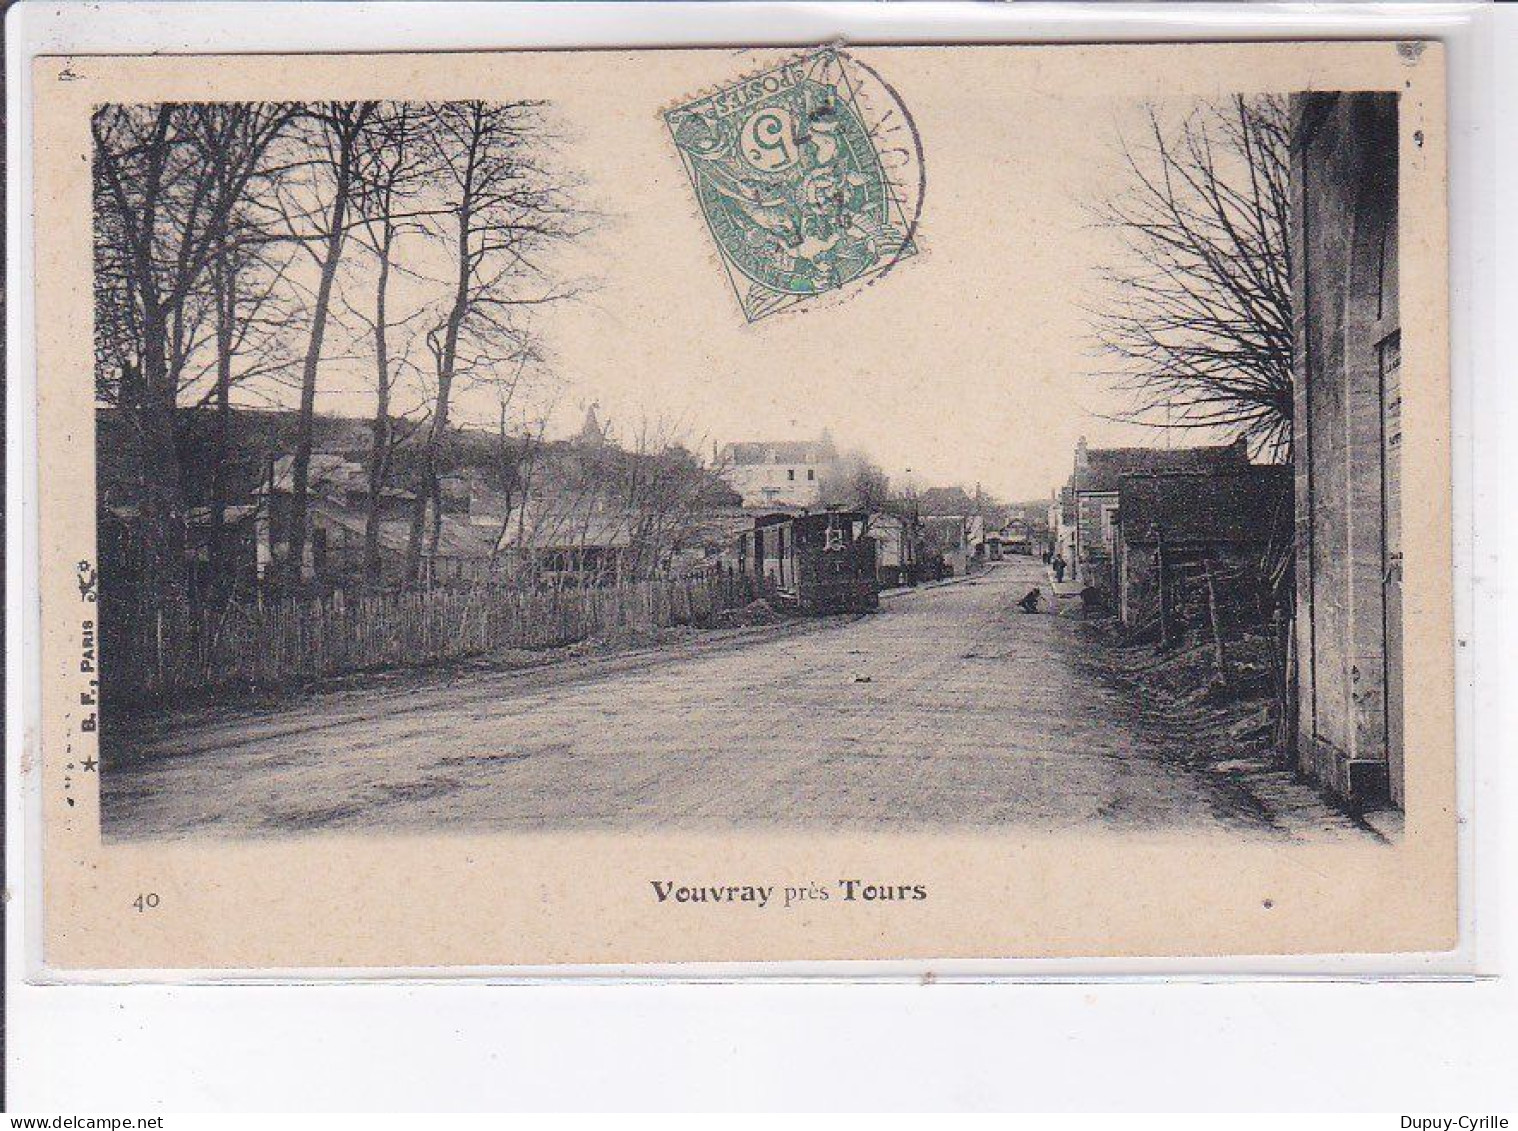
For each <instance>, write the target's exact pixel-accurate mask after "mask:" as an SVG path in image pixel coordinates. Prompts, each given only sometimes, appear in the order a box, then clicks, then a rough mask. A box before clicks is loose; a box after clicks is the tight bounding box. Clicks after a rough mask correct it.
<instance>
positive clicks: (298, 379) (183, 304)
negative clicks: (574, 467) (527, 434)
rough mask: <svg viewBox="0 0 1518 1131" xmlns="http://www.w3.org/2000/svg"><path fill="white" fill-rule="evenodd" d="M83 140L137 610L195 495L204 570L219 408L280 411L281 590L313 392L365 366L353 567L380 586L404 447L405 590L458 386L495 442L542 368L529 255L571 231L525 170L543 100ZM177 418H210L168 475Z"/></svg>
mask: <svg viewBox="0 0 1518 1131" xmlns="http://www.w3.org/2000/svg"><path fill="white" fill-rule="evenodd" d="M93 132H94V161H93V173H94V186H95V194H94V196H95V295H94V300H95V347H96V390H97V399H98V400H99V402H100V403H101V404H102V405H106V406H110V407H113V408H115V409H116V410H118V411H119V413H120V414H121V415H122V416H123V417H124V418H125V419H126V420H128V421H129V422H130V424H131V426H132V428H133V430H134V433H135V440H136V444H135V447H136V449H137V450H138V452H139V453H140V455H139V457H138V459H137V468H136V480H137V482H136V489H137V498H136V500H135V502H136V503H137V509H138V513H139V516H140V517H139V525H140V530H141V542H142V547H141V552H142V560H143V564H142V583H143V584H144V585H145V586H147V587H149V588H151V589H152V590H153V592H152V593H151V594H149V595H150V596H151V597H153V598H155V599H161V598H163V597H166V596H170V595H172V594H173V593H175V592H176V591H178V590H180V589H182V583H183V580H184V573H185V555H184V538H185V533H184V532H185V530H186V524H187V522H188V518H189V515H188V512H189V510H190V508H191V506H192V500H195V499H200V498H205V499H207V501H208V505H209V507H210V512H211V519H210V526H211V535H210V540H211V559H212V563H213V566H214V567H221V566H223V565H225V555H226V553H227V547H226V545H225V529H226V525H227V510H228V502H229V490H230V488H229V484H228V482H227V471H228V467H229V466H230V461H231V452H230V451H229V447H230V445H231V437H230V436H229V426H230V421H231V417H232V413H233V408H234V404H259V403H265V404H269V405H272V406H275V407H279V408H286V409H288V408H292V407H293V408H294V411H295V439H294V443H293V445H292V447H291V455H292V459H291V461H290V477H289V478H290V482H289V492H290V514H289V516H288V522H287V524H286V525H287V529H288V540H289V544H288V552H287V553H286V554H285V556H284V559H283V561H284V567H283V568H284V574H285V576H284V577H283V579H282V580H283V582H284V583H285V584H286V585H287V586H289V587H291V588H295V587H298V586H299V584H300V581H301V570H302V563H303V561H304V558H305V555H306V537H307V529H308V523H307V514H308V508H309V506H310V499H311V459H312V453H313V444H314V441H315V430H314V423H315V420H316V411H317V403H318V398H319V397H320V396H321V395H322V394H323V393H324V392H331V391H337V392H343V393H352V392H354V390H353V388H352V387H351V382H352V381H353V380H354V379H355V374H359V373H363V372H364V371H366V370H367V372H368V373H369V377H368V379H367V381H365V382H364V385H363V390H362V391H364V392H366V393H367V394H368V395H369V396H370V397H372V403H373V417H372V428H371V433H372V437H371V444H370V450H369V452H368V468H367V472H368V493H369V513H368V522H367V529H366V554H365V557H366V562H367V566H368V569H369V570H370V571H372V572H373V573H374V574H376V575H377V574H378V571H379V568H380V567H379V555H380V546H379V534H378V531H379V522H380V517H379V516H380V509H381V499H382V496H383V494H384V492H385V491H386V489H387V487H389V486H391V485H393V484H392V480H393V477H394V476H395V474H396V471H397V460H396V449H397V446H398V445H399V444H400V443H402V442H404V441H408V440H409V441H410V442H411V443H413V444H414V446H415V447H416V451H415V453H414V458H412V459H409V460H407V461H406V464H407V470H408V472H409V476H410V481H409V482H407V483H406V484H405V486H406V487H407V488H408V489H409V490H410V491H411V492H412V494H413V496H414V503H413V509H412V514H411V523H410V530H411V533H410V540H409V547H408V563H407V568H408V571H409V572H410V573H411V575H412V576H414V577H419V576H421V574H422V572H423V570H424V562H425V560H426V559H427V558H428V556H429V555H430V554H435V553H436V551H437V546H438V539H439V536H440V529H441V521H442V498H441V487H440V478H441V475H442V470H443V461H444V451H445V448H446V445H447V442H448V438H449V434H450V427H451V420H452V416H451V413H452V410H453V408H454V403H455V400H456V397H457V393H458V391H459V390H460V389H461V388H466V387H470V388H472V387H476V386H489V387H490V388H492V389H493V390H494V391H495V393H496V396H497V399H498V400H499V403H500V404H501V406H502V418H501V428H502V431H503V433H504V431H505V429H506V427H507V414H508V407H509V406H510V405H511V403H512V401H513V398H514V397H515V395H516V393H517V391H518V390H519V389H520V388H521V386H522V384H523V381H524V379H525V377H524V375H525V374H527V373H529V372H530V371H531V370H532V369H533V368H534V367H535V366H536V365H537V364H538V363H539V362H540V360H541V359H540V357H539V354H538V351H537V349H536V348H535V346H534V339H533V336H532V333H531V318H530V312H531V308H533V307H535V306H539V305H542V304H546V303H551V302H554V301H557V300H559V299H562V298H565V297H567V296H568V295H569V293H570V289H569V287H568V286H567V285H565V284H564V283H562V282H560V281H558V280H557V279H556V278H555V277H554V273H553V271H552V269H551V267H550V265H549V264H550V261H551V256H549V254H548V253H549V252H550V250H551V249H552V247H553V246H554V245H555V244H558V243H561V242H563V241H566V240H568V239H570V238H572V237H573V236H574V235H575V234H576V233H577V232H578V230H579V227H580V224H581V221H580V218H579V216H578V214H577V212H576V208H575V205H574V200H573V185H572V184H571V183H570V182H569V181H568V179H567V178H566V177H565V176H563V175H562V174H561V173H560V172H558V171H557V170H555V169H552V168H550V166H549V164H548V163H547V160H546V158H547V156H548V155H549V154H550V153H551V138H550V137H549V135H548V132H547V127H546V123H545V117H544V108H543V107H542V106H541V105H540V104H538V103H534V102H526V101H519V102H483V101H464V102H442V103H394V102H374V101H370V102H322V103H303V104H296V103H245V104H238V103H220V104H209V103H206V104H198V103H174V104H160V105H107V106H103V107H101V108H99V109H98V110H97V112H96V113H95V115H94V119H93ZM344 382H348V383H350V384H348V385H344V384H343V383H344ZM403 391H404V392H405V394H406V399H407V400H408V401H409V402H410V403H407V404H404V405H402V404H400V403H398V402H399V401H400V400H401V394H402V392H403ZM191 408H193V409H205V410H210V412H211V413H212V414H213V415H214V418H215V421H216V423H215V427H214V442H213V443H212V445H211V446H210V448H209V452H207V450H206V449H204V448H201V449H198V450H197V454H196V457H195V458H194V459H193V460H187V459H185V458H183V457H182V456H181V455H180V454H179V445H178V443H177V440H178V439H179V437H178V434H177V433H178V430H179V428H180V421H181V417H182V413H183V410H185V409H191ZM191 480H193V482H191ZM214 572H215V570H214V569H213V573H214Z"/></svg>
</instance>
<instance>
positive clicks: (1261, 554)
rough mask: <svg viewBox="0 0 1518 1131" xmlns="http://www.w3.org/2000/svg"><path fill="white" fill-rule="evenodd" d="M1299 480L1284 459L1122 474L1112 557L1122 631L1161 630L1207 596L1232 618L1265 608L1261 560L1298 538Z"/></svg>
mask: <svg viewBox="0 0 1518 1131" xmlns="http://www.w3.org/2000/svg"><path fill="white" fill-rule="evenodd" d="M1292 479H1293V469H1292V468H1290V467H1286V466H1284V465H1260V466H1251V467H1244V468H1230V469H1226V470H1223V471H1214V472H1207V471H1174V472H1159V473H1141V474H1136V475H1125V476H1123V478H1122V482H1121V484H1120V486H1119V488H1118V511H1117V537H1116V540H1115V544H1114V554H1115V559H1114V565H1115V574H1116V578H1117V613H1118V617H1119V619H1120V621H1121V622H1122V625H1123V629H1124V631H1125V632H1126V633H1130V634H1151V633H1153V634H1156V635H1159V636H1160V637H1161V638H1163V637H1164V636H1165V635H1166V630H1167V627H1168V626H1174V627H1180V624H1179V622H1180V621H1181V620H1183V616H1184V614H1185V612H1186V611H1187V610H1186V608H1185V606H1187V605H1189V604H1194V603H1197V602H1198V601H1203V600H1205V601H1207V602H1208V603H1210V604H1211V605H1212V608H1213V611H1217V610H1221V611H1222V613H1223V615H1224V618H1225V619H1231V618H1232V616H1233V614H1234V613H1235V612H1236V611H1242V612H1244V613H1245V614H1248V613H1249V612H1252V611H1253V610H1256V609H1258V607H1259V603H1260V600H1261V599H1262V598H1263V596H1264V594H1263V592H1262V591H1261V584H1262V578H1263V577H1264V576H1265V575H1266V573H1267V572H1268V570H1267V569H1266V568H1262V566H1267V565H1268V563H1269V562H1270V561H1271V560H1272V559H1274V558H1275V556H1276V554H1277V553H1278V552H1279V548H1283V547H1286V546H1288V545H1289V539H1290V538H1291V524H1292V497H1291V493H1292ZM1161 618H1165V622H1166V623H1165V624H1163V625H1162V623H1161Z"/></svg>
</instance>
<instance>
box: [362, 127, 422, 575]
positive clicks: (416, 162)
mask: <svg viewBox="0 0 1518 1131" xmlns="http://www.w3.org/2000/svg"><path fill="white" fill-rule="evenodd" d="M427 128H428V127H427V116H426V114H425V113H424V112H423V111H422V109H421V108H420V107H418V106H417V105H415V104H412V103H404V102H386V103H381V104H380V105H379V107H378V108H377V109H376V111H375V113H374V115H373V117H372V118H371V120H370V122H369V126H368V128H367V129H366V130H364V131H363V133H362V134H361V137H360V146H359V147H360V153H359V173H358V177H357V203H356V207H357V212H358V215H359V223H360V227H359V229H358V232H359V235H360V238H361V239H362V241H363V243H364V244H365V246H366V247H367V248H368V250H369V251H370V253H371V254H372V255H373V257H374V261H375V272H374V280H373V285H374V291H373V305H372V315H370V316H365V315H362V314H360V315H359V318H360V320H361V321H363V322H364V323H366V324H367V326H368V328H369V332H370V334H371V336H372V338H373V343H374V368H375V373H374V416H373V418H372V420H371V422H370V434H371V440H370V449H369V468H368V472H369V498H368V511H367V514H366V516H365V524H364V573H365V576H367V577H368V578H369V580H370V581H371V582H378V581H379V579H380V576H381V558H380V521H381V515H382V500H383V495H384V492H385V490H386V488H387V487H388V486H389V483H390V478H391V471H392V464H393V461H394V454H395V448H396V446H397V444H398V443H400V442H402V441H404V439H405V438H406V436H405V435H402V434H398V432H397V428H396V420H395V418H394V416H393V408H392V397H393V392H394V389H395V384H396V381H397V380H398V378H399V376H400V372H401V370H402V368H403V367H407V366H409V364H410V363H409V360H408V358H407V351H406V350H404V349H402V350H400V351H397V352H396V353H395V354H392V350H391V342H390V332H391V330H392V329H394V328H395V327H397V326H400V325H404V324H405V323H406V322H408V321H410V320H411V319H412V318H414V317H416V315H417V314H420V313H421V312H420V311H417V312H415V313H414V314H413V315H411V316H409V317H407V318H401V319H394V318H393V317H392V311H391V310H390V284H391V276H392V274H393V273H394V272H396V271H398V270H400V269H401V268H400V265H399V264H398V263H397V262H396V243H397V241H398V240H399V239H400V238H401V237H402V235H403V234H404V233H406V232H407V231H412V230H416V228H417V225H418V223H419V221H420V217H421V215H422V214H423V211H424V209H425V204H424V202H423V197H424V194H425V192H426V190H427V188H428V187H429V184H430V182H431V180H432V179H433V178H434V177H435V175H436V173H437V166H436V163H435V161H434V160H433V158H432V153H433V150H432V147H431V146H430V145H429V144H428V143H427V137H426V130H427ZM355 313H357V312H355ZM416 427H417V426H416V425H412V427H411V430H412V431H414V430H415V428H416ZM408 434H409V433H408Z"/></svg>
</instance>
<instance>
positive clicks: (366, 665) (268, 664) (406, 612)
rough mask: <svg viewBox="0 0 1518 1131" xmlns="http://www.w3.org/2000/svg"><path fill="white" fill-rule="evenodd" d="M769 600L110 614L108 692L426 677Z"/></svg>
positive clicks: (391, 596)
mask: <svg viewBox="0 0 1518 1131" xmlns="http://www.w3.org/2000/svg"><path fill="white" fill-rule="evenodd" d="M756 596H758V594H757V592H756V591H755V589H754V586H753V583H752V582H751V580H750V579H747V578H744V577H739V576H733V575H731V574H723V573H717V572H713V573H710V574H705V575H701V576H693V577H687V578H668V579H660V580H653V581H642V582H635V583H624V584H618V585H609V586H600V587H592V588H570V587H565V588H551V589H522V588H512V587H505V586H477V587H473V588H468V589H430V590H416V591H407V592H393V593H364V594H345V593H343V592H336V593H333V594H330V595H328V596H324V597H320V598H316V597H309V598H288V599H284V600H279V601H267V602H261V603H259V604H256V605H246V604H238V603H232V604H229V605H225V606H223V607H220V608H201V607H196V606H194V605H176V606H171V607H167V608H159V609H152V610H139V609H132V608H114V609H113V608H110V607H106V608H102V610H101V614H102V615H101V660H102V664H101V668H102V676H103V690H104V693H105V694H106V696H108V697H111V698H129V699H141V698H162V697H166V696H172V695H182V694H186V693H194V692H202V691H214V690H217V689H219V688H226V687H234V686H242V687H277V686H281V685H285V684H290V683H295V682H300V681H305V680H312V679H320V678H323V677H329V676H336V675H343V674H346V673H350V672H360V671H373V670H381V669H386V668H405V667H418V666H422V665H427V664H435V663H439V662H442V661H447V660H455V659H463V658H466V657H471V656H483V655H488V654H490V653H492V652H496V651H502V650H506V649H542V648H552V647H556V646H563V645H568V644H574V643H577V642H579V641H582V640H588V639H591V638H593V637H597V636H604V635H607V634H611V633H614V632H617V631H618V630H628V631H639V630H642V631H652V630H656V629H660V628H667V627H671V626H675V625H696V626H704V625H710V624H711V623H713V622H714V621H716V619H717V618H718V616H719V615H720V614H721V613H722V612H723V611H724V610H727V609H733V608H739V607H742V606H743V605H746V604H748V603H749V602H750V601H752V600H754V599H755V597H756Z"/></svg>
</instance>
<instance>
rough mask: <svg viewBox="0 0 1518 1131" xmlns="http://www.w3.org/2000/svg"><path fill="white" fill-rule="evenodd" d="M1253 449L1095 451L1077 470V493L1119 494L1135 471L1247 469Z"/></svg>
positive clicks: (1236, 446) (1235, 446) (1229, 446)
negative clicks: (1121, 483) (1124, 479)
mask: <svg viewBox="0 0 1518 1131" xmlns="http://www.w3.org/2000/svg"><path fill="white" fill-rule="evenodd" d="M1248 465H1249V450H1248V448H1247V447H1246V446H1245V445H1244V444H1243V443H1242V442H1239V443H1233V444H1226V445H1223V446H1221V447H1210V448H1092V449H1090V450H1089V451H1088V452H1087V453H1086V464H1085V466H1084V467H1077V468H1076V469H1075V476H1074V481H1073V482H1074V488H1075V490H1077V491H1116V490H1117V487H1118V480H1119V479H1121V478H1122V477H1123V476H1124V475H1130V474H1133V473H1135V472H1166V471H1193V470H1207V469H1221V468H1226V467H1247V466H1248Z"/></svg>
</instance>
